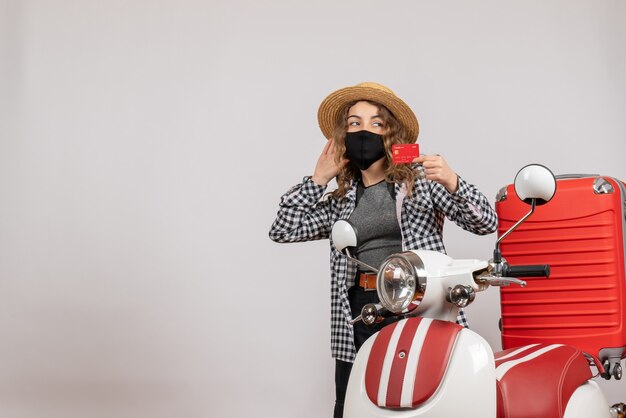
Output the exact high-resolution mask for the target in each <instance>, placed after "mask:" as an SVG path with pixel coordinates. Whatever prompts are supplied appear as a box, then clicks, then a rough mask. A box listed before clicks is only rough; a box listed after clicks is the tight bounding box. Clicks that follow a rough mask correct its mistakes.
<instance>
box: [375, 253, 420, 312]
mask: <svg viewBox="0 0 626 418" xmlns="http://www.w3.org/2000/svg"><path fill="white" fill-rule="evenodd" d="M394 262H396V263H397V264H399V265H401V266H402V267H403V268H402V271H403V273H404V274H405V275H406V276H407V280H406V281H409V282H412V283H413V285H408V286H409V287H410V289H409V290H410V291H409V293H408V294H407V295H406V296H405V297H403V298H400V299H398V298H396V297H394V295H392V294H388V291H387V286H386V281H388V279H387V278H385V272H386V271H387V268H388V267H389V265H390V264H391V263H394ZM411 279H412V280H411ZM426 279H427V275H426V268H425V267H424V262H423V261H422V259H421V257H420V256H418V255H417V254H415V253H414V252H412V251H404V252H401V253H397V254H392V255H390V256H389V257H387V258H386V259H385V260H384V261H383V263H382V264H381V266H380V270H379V271H378V275H377V277H376V289H377V293H378V298H379V299H380V303H381V305H383V306H384V307H385V308H386V309H387V310H389V311H390V312H393V313H395V314H399V313H402V312H403V311H405V310H406V309H407V308H408V307H409V305H410V304H411V303H412V302H416V301H421V300H422V299H423V298H424V294H425V293H426V282H427V280H426Z"/></svg>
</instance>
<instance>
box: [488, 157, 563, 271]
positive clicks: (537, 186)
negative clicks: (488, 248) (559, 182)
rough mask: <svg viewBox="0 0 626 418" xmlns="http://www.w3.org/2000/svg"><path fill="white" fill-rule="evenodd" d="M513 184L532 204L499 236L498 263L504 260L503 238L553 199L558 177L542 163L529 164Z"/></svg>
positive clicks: (497, 245) (527, 201) (526, 200)
mask: <svg viewBox="0 0 626 418" xmlns="http://www.w3.org/2000/svg"><path fill="white" fill-rule="evenodd" d="M513 186H514V188H515V193H516V194H517V196H518V197H519V198H520V199H521V200H522V201H524V202H526V203H528V204H529V205H530V212H528V213H527V214H526V215H525V216H524V217H523V218H522V219H520V220H519V221H518V222H517V223H516V224H515V225H513V226H512V227H511V228H510V229H509V230H508V231H506V232H505V233H504V234H502V236H501V237H500V238H498V240H497V241H496V249H495V251H494V257H493V259H494V261H495V262H496V263H500V261H501V260H502V258H501V257H502V254H501V253H500V243H501V242H502V240H503V239H505V238H506V237H507V236H509V234H510V233H511V232H513V231H515V230H516V229H517V227H518V226H520V225H521V224H522V223H523V222H524V221H525V220H526V219H528V217H529V216H530V215H532V214H533V213H534V212H535V208H536V206H537V205H543V204H546V203H548V202H549V201H550V200H552V198H553V197H554V194H555V193H556V177H555V176H554V174H553V173H552V171H550V169H549V168H547V167H544V166H543V165H541V164H529V165H527V166H525V167H523V168H522V169H521V170H520V171H518V172H517V175H516V176H515V181H514V182H513Z"/></svg>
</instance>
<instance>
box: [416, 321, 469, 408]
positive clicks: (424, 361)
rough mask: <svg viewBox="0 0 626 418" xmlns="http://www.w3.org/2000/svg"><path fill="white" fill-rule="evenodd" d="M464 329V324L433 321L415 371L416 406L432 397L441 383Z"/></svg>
mask: <svg viewBox="0 0 626 418" xmlns="http://www.w3.org/2000/svg"><path fill="white" fill-rule="evenodd" d="M462 329H463V327H462V326H460V325H458V324H455V323H452V322H446V321H433V323H432V324H431V325H430V329H429V330H428V333H427V334H426V338H425V341H424V346H423V347H422V354H421V355H420V361H419V363H418V365H417V373H415V388H414V389H413V406H414V407H415V406H417V405H420V404H421V403H423V402H425V401H427V400H428V399H430V397H431V396H432V395H433V394H434V393H435V391H436V390H437V388H438V387H439V385H440V384H441V381H442V380H443V375H444V373H445V372H446V369H447V368H448V362H449V361H450V353H451V352H452V347H454V343H455V341H456V337H457V334H458V333H459V331H461V330H462Z"/></svg>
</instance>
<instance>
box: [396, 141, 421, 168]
mask: <svg viewBox="0 0 626 418" xmlns="http://www.w3.org/2000/svg"><path fill="white" fill-rule="evenodd" d="M419 156H420V147H419V145H417V144H395V145H392V146H391V157H392V159H393V163H394V164H411V163H412V162H413V160H414V159H416V158H417V157H419Z"/></svg>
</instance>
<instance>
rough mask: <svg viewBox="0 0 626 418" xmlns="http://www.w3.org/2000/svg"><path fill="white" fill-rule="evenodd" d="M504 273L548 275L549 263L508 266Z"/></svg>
mask: <svg viewBox="0 0 626 418" xmlns="http://www.w3.org/2000/svg"><path fill="white" fill-rule="evenodd" d="M504 275H505V276H507V277H550V265H549V264H540V265H535V266H508V267H507V268H506V271H505V272H504Z"/></svg>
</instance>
